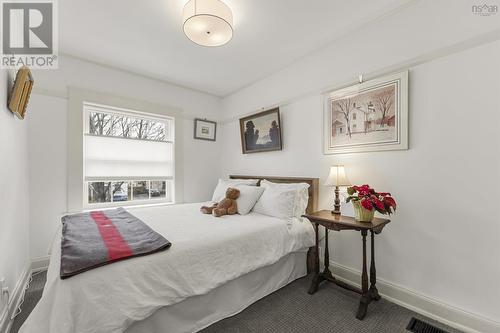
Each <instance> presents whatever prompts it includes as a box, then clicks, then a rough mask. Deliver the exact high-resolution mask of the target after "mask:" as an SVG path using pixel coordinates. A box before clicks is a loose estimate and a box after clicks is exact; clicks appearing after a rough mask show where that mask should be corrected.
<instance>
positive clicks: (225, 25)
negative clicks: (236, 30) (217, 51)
mask: <svg viewBox="0 0 500 333" xmlns="http://www.w3.org/2000/svg"><path fill="white" fill-rule="evenodd" d="M182 22H183V24H184V26H183V28H184V33H185V34H186V36H187V37H188V38H189V39H190V40H191V41H193V42H195V43H196V44H198V45H202V46H221V45H224V44H226V43H227V42H229V41H230V40H231V38H233V13H232V11H231V8H229V7H228V6H227V5H226V4H225V3H224V2H222V1H220V0H190V1H188V3H186V5H185V6H184V11H183V13H182Z"/></svg>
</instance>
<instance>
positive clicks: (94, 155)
mask: <svg viewBox="0 0 500 333" xmlns="http://www.w3.org/2000/svg"><path fill="white" fill-rule="evenodd" d="M84 144H85V180H86V181H95V180H102V179H106V180H125V179H137V180H140V179H150V180H151V179H172V177H173V166H172V161H173V158H172V145H173V144H172V143H171V142H159V141H147V140H139V139H126V138H116V137H105V136H95V135H86V136H85V143H84Z"/></svg>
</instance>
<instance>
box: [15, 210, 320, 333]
mask: <svg viewBox="0 0 500 333" xmlns="http://www.w3.org/2000/svg"><path fill="white" fill-rule="evenodd" d="M201 205H202V204H201V203H195V204H183V205H171V206H154V207H136V208H130V209H127V210H128V211H129V212H130V213H132V214H133V215H135V216H137V217H138V218H139V219H141V220H142V221H144V222H145V223H146V224H148V225H149V226H150V227H151V228H152V229H153V230H155V231H156V232H158V233H160V234H161V235H163V236H164V237H165V238H167V239H169V240H170V241H171V242H172V247H171V248H170V249H169V250H167V251H164V252H160V253H156V254H152V255H149V256H145V257H140V258H132V259H129V260H125V261H122V262H117V263H114V264H111V265H107V266H103V267H100V268H96V269H94V270H91V271H88V272H85V273H82V274H79V275H77V276H74V277H72V278H69V279H66V280H61V279H60V278H59V268H60V237H58V238H57V240H56V241H55V242H54V245H53V250H52V254H51V260H50V265H49V271H48V274H47V283H46V286H45V289H44V292H43V295H42V298H41V300H40V302H39V303H38V304H37V306H36V307H35V309H34V310H33V312H32V313H31V315H30V316H29V317H28V319H27V321H26V322H25V323H24V325H23V326H22V328H21V330H20V332H21V333H32V332H37V333H44V332H46V333H49V332H58V333H70V332H79V333H86V332H93V333H97V332H103V333H104V332H106V333H113V332H116V333H118V332H119V333H121V332H124V331H125V330H126V329H127V328H128V327H129V326H131V325H132V324H133V323H136V322H139V321H142V320H144V319H146V318H148V317H150V316H151V315H152V314H153V313H155V312H156V311H157V310H159V309H161V308H163V307H166V306H171V305H174V304H177V303H180V302H182V301H184V300H186V299H188V298H190V297H196V296H200V295H205V294H208V293H209V292H211V291H212V290H215V289H216V288H218V287H220V286H222V285H224V284H226V283H228V282H229V281H233V280H235V279H237V278H239V277H241V276H243V275H245V274H248V273H250V272H253V271H256V270H258V269H260V268H263V267H266V266H270V265H273V264H275V263H277V262H278V261H279V260H280V259H281V258H284V257H285V256H287V255H289V254H290V253H293V252H297V251H299V250H302V249H304V248H307V247H310V246H312V245H313V244H314V231H313V228H312V226H311V225H310V224H309V223H301V222H293V223H291V222H290V221H287V220H283V219H278V218H273V217H269V216H265V215H261V214H257V213H250V214H248V215H243V216H241V215H233V216H224V217H222V218H215V217H213V216H211V215H203V214H201V213H200V212H199V207H200V206H201Z"/></svg>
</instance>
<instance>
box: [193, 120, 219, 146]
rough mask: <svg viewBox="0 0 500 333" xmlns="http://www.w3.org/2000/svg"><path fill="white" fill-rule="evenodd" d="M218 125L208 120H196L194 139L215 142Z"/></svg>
mask: <svg viewBox="0 0 500 333" xmlns="http://www.w3.org/2000/svg"><path fill="white" fill-rule="evenodd" d="M216 134H217V123H216V122H215V121H210V120H206V119H198V118H196V119H195V120H194V138H195V139H198V140H208V141H215V138H216Z"/></svg>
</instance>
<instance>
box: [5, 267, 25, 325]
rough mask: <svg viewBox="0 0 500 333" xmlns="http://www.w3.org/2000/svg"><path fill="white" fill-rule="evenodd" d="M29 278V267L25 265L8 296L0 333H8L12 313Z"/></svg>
mask: <svg viewBox="0 0 500 333" xmlns="http://www.w3.org/2000/svg"><path fill="white" fill-rule="evenodd" d="M30 276H31V266H30V265H26V267H25V268H24V270H23V272H22V274H21V276H20V277H19V280H18V281H17V283H16V285H15V287H14V289H12V293H11V295H10V299H9V304H7V307H6V311H4V312H3V314H1V316H2V317H1V318H0V333H8V332H9V330H10V327H11V326H12V322H13V321H12V320H11V319H10V318H11V316H12V314H13V313H14V311H16V309H17V307H18V305H19V302H20V301H21V299H22V296H23V294H24V291H25V289H26V284H27V283H28V281H29V278H30Z"/></svg>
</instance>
